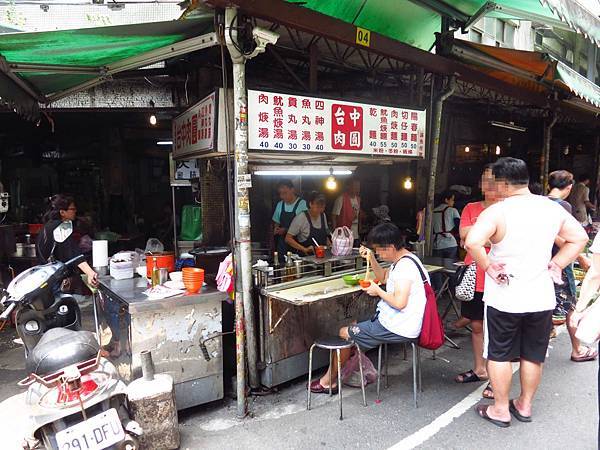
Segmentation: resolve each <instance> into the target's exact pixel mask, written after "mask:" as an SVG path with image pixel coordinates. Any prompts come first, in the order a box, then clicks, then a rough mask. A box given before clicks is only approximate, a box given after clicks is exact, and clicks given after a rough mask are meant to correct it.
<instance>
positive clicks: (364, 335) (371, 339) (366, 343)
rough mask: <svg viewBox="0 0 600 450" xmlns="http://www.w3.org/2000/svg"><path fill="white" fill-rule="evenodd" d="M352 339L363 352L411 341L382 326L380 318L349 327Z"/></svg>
mask: <svg viewBox="0 0 600 450" xmlns="http://www.w3.org/2000/svg"><path fill="white" fill-rule="evenodd" d="M348 335H349V336H350V339H352V340H353V341H354V342H356V343H357V344H358V346H359V347H360V349H361V350H362V351H363V352H366V351H367V350H370V349H372V348H375V347H377V346H378V345H379V344H392V343H399V342H410V341H414V340H415V339H416V338H414V339H411V338H407V337H404V336H400V335H398V334H396V333H392V332H391V331H390V330H388V329H387V328H386V327H384V326H383V325H381V322H379V319H378V318H374V319H371V320H365V321H364V322H358V323H357V324H355V325H350V326H349V327H348Z"/></svg>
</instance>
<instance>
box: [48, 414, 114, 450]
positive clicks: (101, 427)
mask: <svg viewBox="0 0 600 450" xmlns="http://www.w3.org/2000/svg"><path fill="white" fill-rule="evenodd" d="M123 439H125V432H124V431H123V427H122V426H121V420H120V419H119V414H118V413H117V410H116V409H114V408H112V409H109V410H108V411H105V412H103V413H101V414H98V415H97V416H94V417H91V418H89V419H88V420H86V421H85V422H81V423H78V424H77V425H73V426H72V427H69V428H67V429H66V430H62V431H59V432H58V433H56V443H57V444H58V448H59V449H60V450H101V449H103V448H106V447H110V446H111V445H114V444H116V443H117V442H120V441H122V440H123Z"/></svg>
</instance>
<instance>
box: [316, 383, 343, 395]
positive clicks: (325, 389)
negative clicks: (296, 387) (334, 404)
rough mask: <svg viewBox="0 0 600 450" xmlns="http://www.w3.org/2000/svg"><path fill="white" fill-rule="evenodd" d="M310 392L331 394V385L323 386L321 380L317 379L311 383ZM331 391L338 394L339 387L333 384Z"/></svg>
mask: <svg viewBox="0 0 600 450" xmlns="http://www.w3.org/2000/svg"><path fill="white" fill-rule="evenodd" d="M310 392H312V393H313V394H329V387H325V386H323V385H322V384H321V382H320V381H319V380H316V381H313V382H312V383H311V384H310ZM331 393H332V394H337V393H338V387H337V386H333V387H332V388H331Z"/></svg>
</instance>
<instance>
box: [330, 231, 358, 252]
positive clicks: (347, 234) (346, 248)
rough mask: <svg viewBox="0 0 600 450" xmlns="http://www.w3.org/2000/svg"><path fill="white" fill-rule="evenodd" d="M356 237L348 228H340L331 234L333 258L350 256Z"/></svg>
mask: <svg viewBox="0 0 600 450" xmlns="http://www.w3.org/2000/svg"><path fill="white" fill-rule="evenodd" d="M353 245H354V236H353V235H352V230H350V228H348V227H338V228H336V229H335V230H333V233H331V246H332V248H331V254H332V255H333V256H348V255H349V254H351V253H352V247H353Z"/></svg>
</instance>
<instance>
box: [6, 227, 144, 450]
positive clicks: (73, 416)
mask: <svg viewBox="0 0 600 450" xmlns="http://www.w3.org/2000/svg"><path fill="white" fill-rule="evenodd" d="M72 232H73V227H72V224H71V223H70V222H63V223H61V224H60V225H59V226H58V227H57V228H56V229H55V230H54V233H53V235H54V240H55V242H57V243H61V242H64V241H65V240H66V239H67V238H68V237H69V236H70V235H71V233H72ZM53 252H54V249H53V251H52V253H53ZM51 258H52V257H51ZM83 261H84V257H83V256H78V257H76V258H73V259H72V260H70V261H68V262H66V263H62V262H49V263H48V264H44V265H41V266H36V267H32V268H31V269H29V270H27V271H25V272H23V273H21V274H20V275H19V276H18V277H16V278H15V279H14V280H13V281H12V282H11V283H10V284H9V286H8V288H7V289H6V291H4V292H3V293H2V299H1V300H0V302H1V303H2V305H3V306H4V307H5V308H6V309H5V310H4V312H3V313H2V314H1V315H0V320H7V319H8V318H9V317H10V316H11V314H12V313H13V311H14V312H15V324H16V329H17V334H18V335H19V337H20V339H21V340H22V341H23V346H24V348H25V359H26V368H27V371H28V373H29V376H28V377H27V378H25V379H24V380H22V381H20V382H19V383H18V384H19V386H21V387H26V388H27V394H26V396H25V403H26V407H27V408H28V413H29V420H30V424H31V432H30V435H29V436H25V437H24V439H25V440H24V442H23V448H24V449H34V448H40V447H41V446H42V445H43V446H45V447H46V448H47V449H59V450H101V449H106V448H110V449H128V450H135V449H137V448H138V443H137V437H138V436H140V435H141V429H140V427H139V425H138V424H137V423H136V422H134V421H132V420H131V419H130V415H129V411H128V408H127V395H126V385H125V383H124V382H123V381H122V380H121V378H120V377H119V375H118V372H117V370H116V368H115V367H114V366H113V365H112V363H111V362H110V361H108V360H107V359H105V358H103V357H102V356H101V352H100V346H99V344H98V340H97V339H96V337H95V335H94V334H93V333H91V332H89V331H79V330H80V328H81V312H80V309H79V306H78V305H77V302H76V300H75V299H74V298H73V297H72V296H70V295H65V294H62V293H61V292H60V289H59V288H60V285H61V284H62V281H63V280H64V279H65V278H66V277H68V276H69V275H70V273H71V272H72V270H73V269H75V267H76V266H77V265H78V264H81V262H83Z"/></svg>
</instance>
